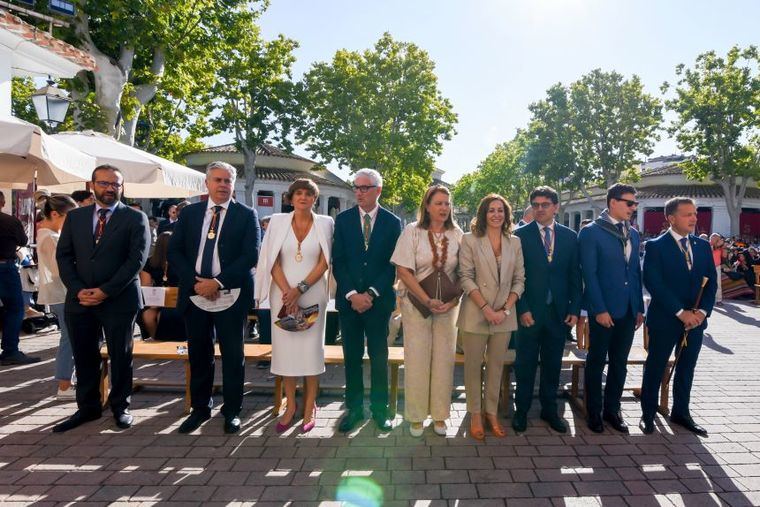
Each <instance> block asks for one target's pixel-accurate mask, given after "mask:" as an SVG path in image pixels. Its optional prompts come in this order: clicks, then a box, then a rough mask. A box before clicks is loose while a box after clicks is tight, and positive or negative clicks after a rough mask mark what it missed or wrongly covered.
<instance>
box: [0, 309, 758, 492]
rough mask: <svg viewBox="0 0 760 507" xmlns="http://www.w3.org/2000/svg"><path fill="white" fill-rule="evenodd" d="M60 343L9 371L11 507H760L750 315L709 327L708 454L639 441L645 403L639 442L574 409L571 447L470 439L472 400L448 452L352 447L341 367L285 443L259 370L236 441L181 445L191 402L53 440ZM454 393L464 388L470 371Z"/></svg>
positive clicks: (144, 397) (4, 471) (377, 437)
mask: <svg viewBox="0 0 760 507" xmlns="http://www.w3.org/2000/svg"><path fill="white" fill-rule="evenodd" d="M640 338H641V337H640V335H639V336H638V337H637V340H640ZM57 341H58V335H57V334H49V335H45V336H31V337H25V338H24V339H23V341H22V348H23V349H24V350H25V351H26V352H35V353H38V354H40V355H41V356H42V357H43V361H42V362H41V363H39V364H36V365H30V366H23V367H1V368H0V502H2V503H3V504H4V505H5V504H9V505H10V504H13V503H19V504H39V505H42V504H53V503H70V502H77V503H79V502H90V503H103V504H105V503H112V502H118V503H127V502H129V503H140V504H146V505H148V504H156V503H188V504H201V503H203V504H205V503H211V502H217V503H254V502H255V503H262V504H271V505H283V504H286V503H288V502H292V504H299V505H300V504H317V503H320V502H323V503H330V502H336V501H339V500H353V501H354V502H355V503H357V504H359V505H380V504H382V505H407V504H415V505H426V506H427V505H444V504H447V503H448V504H449V505H469V504H478V505H503V504H505V503H506V504H507V505H510V506H511V505H531V506H532V505H535V506H543V505H546V506H551V505H553V506H560V505H605V506H607V505H610V506H613V505H614V506H617V505H631V506H636V507H640V506H647V505H687V506H689V507H691V506H701V505H760V400H759V399H758V392H760V373H759V372H758V366H757V365H758V362H760V309H758V308H757V307H754V306H751V305H749V304H733V303H727V304H726V306H725V307H723V308H721V309H718V310H717V311H716V313H715V315H714V316H713V317H712V319H711V321H710V328H709V329H708V333H707V335H706V337H705V343H704V347H703V349H702V353H701V357H700V361H699V365H698V368H697V374H696V378H695V385H694V390H693V397H692V414H693V416H694V418H695V419H696V420H697V422H698V423H700V424H702V425H704V426H705V427H706V428H707V429H708V431H709V432H710V436H709V437H708V438H704V439H700V438H698V437H696V436H694V435H692V434H690V433H687V432H685V431H684V430H681V429H680V428H678V427H675V426H673V427H671V426H670V425H669V423H668V422H667V420H666V419H664V418H662V417H658V420H657V424H656V425H657V430H658V431H657V432H656V433H655V434H654V435H651V436H645V435H642V434H641V433H640V431H639V430H638V428H637V427H636V424H637V422H638V419H639V416H640V412H639V406H638V403H637V401H636V399H634V398H633V397H631V396H630V395H628V394H626V397H625V398H624V403H623V413H624V416H625V419H626V421H627V422H628V424H629V425H630V427H631V434H630V435H629V436H623V435H621V434H618V433H614V432H612V431H611V430H609V429H608V430H606V431H605V433H603V434H600V435H597V434H593V433H591V432H590V431H589V430H588V429H587V428H586V426H585V424H584V423H583V419H582V418H581V417H580V416H579V415H578V414H577V413H574V412H573V411H572V410H571V408H570V406H569V405H568V404H567V402H562V403H561V404H560V406H561V407H562V409H563V411H564V417H565V419H566V420H567V421H568V422H569V423H570V426H571V432H570V434H568V435H567V436H560V435H558V434H556V433H553V432H552V430H551V429H549V428H548V427H547V425H546V424H545V423H543V422H542V421H540V420H539V419H538V407H537V403H534V407H533V410H532V411H531V414H530V416H531V419H530V422H529V424H530V425H529V428H528V431H527V432H526V433H524V434H522V435H519V436H516V435H514V432H512V431H511V428H510V431H509V435H508V436H507V437H506V438H503V439H496V438H492V437H488V438H487V440H486V441H485V442H484V443H478V442H475V441H474V440H472V439H471V438H468V437H467V436H466V435H465V429H466V425H467V420H466V419H465V417H464V416H465V404H464V398H463V397H462V396H461V391H460V392H459V393H457V394H455V396H454V399H453V410H452V419H451V421H450V428H449V433H448V435H447V437H446V438H442V437H438V436H436V435H435V434H434V433H433V432H432V429H431V428H427V429H426V431H425V435H424V437H423V438H422V439H415V438H412V437H410V436H409V434H408V431H407V427H406V425H404V424H402V419H401V416H400V415H398V416H397V417H396V421H395V424H396V427H395V428H394V430H393V431H392V432H391V433H388V434H378V433H377V432H376V430H375V428H374V426H373V423H372V422H371V421H370V422H368V423H367V424H365V425H364V426H362V427H361V428H360V429H358V430H356V431H355V432H353V433H352V434H350V435H348V436H344V435H341V434H339V433H338V432H337V425H338V421H339V419H340V417H341V415H342V403H341V399H340V396H339V392H340V391H339V390H336V389H329V388H330V387H333V388H335V387H339V386H340V383H341V380H342V375H343V372H342V369H340V368H333V367H331V368H330V369H328V371H327V373H326V374H325V375H324V378H323V380H322V385H323V387H324V388H325V391H324V393H323V395H322V396H321V397H320V399H319V404H320V410H319V412H318V426H317V428H315V430H314V431H312V432H311V433H309V434H308V435H302V434H300V430H299V429H298V428H294V429H291V430H289V431H288V432H287V433H285V434H284V435H282V436H279V435H277V434H276V433H275V431H274V424H273V422H274V419H273V418H272V416H271V414H270V410H271V394H269V395H267V393H266V390H265V389H262V388H263V387H266V386H267V385H271V383H272V382H271V378H268V376H267V372H266V371H264V370H258V369H256V368H255V367H253V366H252V365H249V366H248V367H247V370H246V375H247V379H248V380H249V381H251V382H252V383H251V391H252V392H251V393H249V394H248V395H247V396H246V398H245V404H244V413H243V414H242V416H243V429H242V431H241V433H240V434H239V435H235V436H228V435H225V434H224V433H223V431H222V419H221V417H220V416H219V414H218V412H217V411H216V410H215V411H214V416H215V417H214V418H212V419H211V420H210V421H208V422H207V423H206V424H205V425H204V426H203V427H202V428H201V429H200V430H199V431H198V432H196V434H193V435H179V434H177V433H176V429H177V426H178V425H179V422H180V421H181V419H182V416H183V414H182V410H183V400H182V392H180V391H178V390H156V389H146V390H142V391H139V392H137V393H136V394H135V395H134V396H133V410H132V412H133V414H134V415H135V425H134V426H133V427H132V428H131V429H129V430H126V431H117V430H116V428H115V426H114V425H113V421H112V419H111V418H110V417H103V418H102V419H101V420H100V421H97V422H93V423H90V424H87V425H84V426H82V427H80V428H77V429H76V430H73V431H70V432H68V433H66V434H52V433H51V432H50V428H51V427H52V425H53V424H54V423H55V422H57V421H59V420H61V419H62V418H63V417H65V416H68V415H70V414H71V413H72V412H73V411H74V408H75V407H74V404H73V403H71V402H59V401H56V399H55V396H54V393H55V383H54V381H53V379H52V375H53V366H54V365H53V362H54V355H55V347H56V345H57ZM135 376H136V377H142V378H144V377H151V378H164V379H167V378H170V379H172V380H175V381H179V380H180V379H181V370H180V369H179V367H178V365H176V364H172V363H153V364H146V363H138V364H136V368H135ZM568 378H569V377H568V375H567V372H566V373H565V374H564V375H563V379H565V380H567V379H568ZM640 378H641V371H640V368H631V371H630V372H629V383H637V382H639V381H640ZM456 379H457V384H459V385H461V379H462V373H461V371H460V370H458V371H457V376H456ZM216 398H217V400H218V397H216ZM402 408H403V402H402V403H401V404H400V410H401V409H402ZM505 424H509V421H508V420H505Z"/></svg>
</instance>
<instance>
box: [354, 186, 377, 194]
mask: <svg viewBox="0 0 760 507" xmlns="http://www.w3.org/2000/svg"><path fill="white" fill-rule="evenodd" d="M373 188H377V185H354V186H353V189H354V192H360V193H362V194H366V193H367V192H369V191H370V190H371V189H373Z"/></svg>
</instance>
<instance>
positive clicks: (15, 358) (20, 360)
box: [0, 350, 40, 366]
mask: <svg viewBox="0 0 760 507" xmlns="http://www.w3.org/2000/svg"><path fill="white" fill-rule="evenodd" d="M39 362H40V358H39V357H35V356H27V355H26V354H24V353H23V352H21V351H20V350H17V351H16V352H13V353H12V354H7V355H5V356H3V357H2V359H0V364H2V365H3V366H10V365H14V364H34V363H39Z"/></svg>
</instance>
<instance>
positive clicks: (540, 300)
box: [515, 221, 583, 322]
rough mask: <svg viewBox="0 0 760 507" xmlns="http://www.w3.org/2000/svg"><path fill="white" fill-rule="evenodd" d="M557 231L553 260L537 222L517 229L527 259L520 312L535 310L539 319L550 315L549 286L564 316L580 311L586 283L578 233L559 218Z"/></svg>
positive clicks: (516, 233)
mask: <svg viewBox="0 0 760 507" xmlns="http://www.w3.org/2000/svg"><path fill="white" fill-rule="evenodd" d="M554 234H555V237H554V255H553V257H552V262H549V259H548V257H547V256H546V250H545V249H544V243H543V240H542V239H541V232H540V231H539V229H538V224H537V222H535V221H533V222H530V223H529V224H527V225H524V226H522V227H520V228H518V229H517V230H516V231H515V236H517V237H519V238H520V241H521V242H522V250H523V259H524V262H525V292H523V294H522V296H521V297H520V299H519V300H518V301H517V313H518V315H522V314H523V313H525V312H531V314H532V315H533V319H534V320H536V322H542V321H543V319H545V318H547V317H548V315H547V312H546V308H547V306H546V299H547V295H548V293H549V290H551V293H552V301H553V303H554V307H555V308H556V309H557V312H558V313H559V315H560V317H561V318H563V319H564V318H565V316H567V315H575V316H578V315H579V314H580V308H581V297H582V292H583V284H582V283H581V267H580V260H579V258H578V236H577V235H576V234H575V231H573V230H572V229H570V228H568V227H565V226H564V225H560V224H558V223H557V222H555V223H554Z"/></svg>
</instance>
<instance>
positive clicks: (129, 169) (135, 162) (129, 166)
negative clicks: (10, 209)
mask: <svg viewBox="0 0 760 507" xmlns="http://www.w3.org/2000/svg"><path fill="white" fill-rule="evenodd" d="M53 137H54V138H55V139H56V140H58V141H61V142H62V143H64V144H66V145H68V146H70V147H73V148H76V149H78V150H80V151H82V152H84V153H86V154H88V155H91V156H93V157H95V159H96V160H97V165H102V164H110V165H112V166H114V167H118V168H119V169H120V170H121V171H122V173H124V183H125V184H124V195H125V196H126V197H130V198H135V197H146V198H161V197H167V198H168V197H191V196H194V195H199V194H203V193H205V192H206V184H205V180H206V176H205V175H204V174H203V173H200V172H198V171H195V170H193V169H190V168H188V167H185V166H183V165H180V164H177V163H176V162H172V161H171V160H167V159H165V158H161V157H159V156H157V155H153V154H152V153H148V152H146V151H143V150H139V149H137V148H133V147H132V146H127V145H126V144H122V143H120V142H119V141H117V140H116V139H114V138H113V137H110V136H107V135H105V134H101V133H98V132H93V131H84V132H63V133H60V134H56V135H54V136H53ZM68 187H70V186H67V188H66V189H67V190H68V189H69V188H68ZM57 190H63V188H60V189H57Z"/></svg>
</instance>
